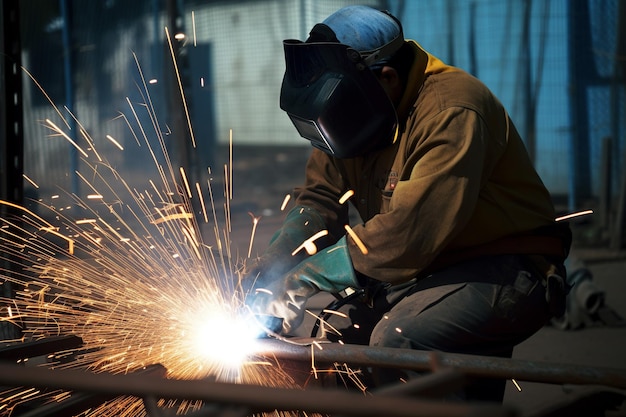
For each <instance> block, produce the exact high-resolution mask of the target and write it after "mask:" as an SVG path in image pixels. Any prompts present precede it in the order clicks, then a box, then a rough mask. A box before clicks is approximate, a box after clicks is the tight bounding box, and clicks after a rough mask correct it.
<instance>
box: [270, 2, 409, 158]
mask: <svg viewBox="0 0 626 417" xmlns="http://www.w3.org/2000/svg"><path fill="white" fill-rule="evenodd" d="M403 43H404V37H403V33H402V26H401V24H400V22H399V21H398V20H397V19H396V18H395V17H393V16H391V15H390V14H388V13H386V12H381V11H379V10H376V9H373V8H371V7H367V6H349V7H345V8H343V9H340V10H339V11H337V12H335V13H334V14H332V15H331V16H329V17H328V18H327V19H326V20H324V22H322V23H319V24H317V25H315V26H314V28H313V29H312V30H311V33H310V36H309V39H307V41H306V42H301V41H298V40H285V41H284V42H283V46H284V52H285V63H286V69H285V75H284V78H283V83H282V87H281V91H280V107H281V109H283V110H284V111H285V112H286V113H287V114H288V115H289V117H290V119H291V121H292V122H293V124H294V126H295V127H296V129H297V130H298V133H299V134H300V136H302V137H303V138H305V139H308V140H309V141H311V143H312V145H313V146H314V147H316V148H319V149H321V150H322V151H324V152H326V153H328V154H330V155H332V156H334V157H337V158H352V157H356V156H359V155H362V154H364V153H366V152H369V151H373V150H376V149H380V148H382V147H385V146H387V145H389V144H391V143H393V141H394V140H395V136H396V134H397V127H398V120H397V115H396V112H395V108H394V106H393V103H392V102H391V99H390V98H389V96H388V95H387V93H386V92H385V90H384V89H383V87H382V85H381V84H380V82H379V81H378V79H377V77H376V76H375V75H374V72H373V71H372V68H371V67H373V66H375V65H380V64H381V62H384V60H385V59H387V58H389V57H391V56H392V55H393V54H394V53H395V52H396V51H397V50H398V49H400V47H401V46H402V44H403Z"/></svg>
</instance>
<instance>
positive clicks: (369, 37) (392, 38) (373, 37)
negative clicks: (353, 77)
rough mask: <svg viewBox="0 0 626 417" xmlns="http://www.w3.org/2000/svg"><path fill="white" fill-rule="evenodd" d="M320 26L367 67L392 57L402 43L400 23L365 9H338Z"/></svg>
mask: <svg viewBox="0 0 626 417" xmlns="http://www.w3.org/2000/svg"><path fill="white" fill-rule="evenodd" d="M322 25H325V26H327V27H328V28H330V29H331V30H332V32H333V33H334V35H335V37H336V40H337V41H339V42H340V43H342V44H344V45H348V46H349V47H351V48H352V49H355V50H356V51H358V52H360V53H361V55H362V56H363V57H364V58H365V59H366V60H367V61H368V62H367V64H368V65H371V64H373V63H374V62H376V61H379V60H381V59H384V58H388V57H389V56H391V55H393V54H394V53H395V52H396V51H397V50H398V49H400V46H402V44H403V42H404V35H403V33H402V25H401V24H400V21H399V20H398V19H396V18H395V17H394V16H392V15H390V14H389V13H387V12H383V11H380V10H377V9H374V8H372V7H369V6H347V7H344V8H342V9H339V10H338V11H336V12H335V13H333V14H331V15H330V16H328V17H327V18H326V19H325V20H324V21H323V22H322ZM313 31H315V28H314V29H313ZM313 31H312V34H311V35H312V36H313ZM328 40H331V39H328Z"/></svg>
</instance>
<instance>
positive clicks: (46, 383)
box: [0, 363, 515, 417]
mask: <svg viewBox="0 0 626 417" xmlns="http://www.w3.org/2000/svg"><path fill="white" fill-rule="evenodd" d="M0 384H4V385H11V386H18V387H19V386H26V387H47V388H56V389H66V390H71V391H82V392H93V393H101V394H111V395H132V396H136V397H141V398H144V397H149V396H156V397H159V398H177V399H189V400H192V399H197V400H203V401H206V402H210V403H217V404H232V405H237V406H247V407H250V409H252V410H254V411H255V412H261V411H271V410H284V411H296V410H300V411H304V412H318V413H327V414H342V415H345V416H359V417H368V416H372V417H379V416H381V415H384V416H388V417H419V416H442V417H443V416H446V417H455V416H467V415H470V414H472V415H480V416H514V415H515V413H514V411H513V410H512V409H510V408H508V407H505V406H500V405H496V404H476V405H468V404H451V403H450V404H448V403H441V402H435V401H422V400H415V399H410V398H403V397H398V396H378V397H374V396H364V395H363V394H361V393H357V392H349V391H343V390H336V389H307V390H300V389H287V388H270V387H263V386H257V385H245V384H233V383H220V382H214V381H209V380H194V381H183V380H172V379H164V378H157V377H147V376H143V375H110V374H91V373H88V372H84V371H78V370H49V369H43V368H36V367H23V366H17V365H14V364H3V363H0Z"/></svg>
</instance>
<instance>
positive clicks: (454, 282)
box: [244, 6, 571, 401]
mask: <svg viewBox="0 0 626 417" xmlns="http://www.w3.org/2000/svg"><path fill="white" fill-rule="evenodd" d="M283 46H284V53H285V61H286V70H285V74H284V78H283V84H282V87H281V92H280V106H281V108H282V109H283V110H284V111H285V112H286V113H287V115H288V116H289V117H290V119H291V121H292V122H293V124H294V126H295V127H296V129H297V131H298V133H299V134H300V136H302V137H304V138H305V139H308V140H309V141H310V142H311V144H312V150H311V154H310V157H309V159H308V162H307V165H306V173H305V180H304V183H303V184H302V186H299V187H297V188H296V189H294V191H293V197H294V199H295V207H294V208H293V209H291V210H290V211H289V212H288V214H287V215H286V217H285V219H284V222H283V224H282V226H281V227H280V229H279V230H278V231H277V232H276V233H275V234H274V236H273V237H272V239H271V241H270V242H269V244H268V246H267V249H266V250H265V251H264V252H263V253H262V254H261V255H260V256H259V257H258V258H257V259H256V260H254V261H253V262H250V263H249V264H248V266H247V269H246V275H245V278H244V282H247V283H248V285H249V286H250V283H251V282H254V284H253V285H251V286H252V287H253V288H252V289H251V290H249V291H248V295H247V299H246V303H247V305H249V306H250V308H251V309H252V310H253V311H254V312H256V313H259V314H268V315H270V316H276V317H280V318H282V319H283V331H284V332H285V333H286V334H288V333H289V332H292V331H293V330H294V329H295V328H297V327H298V326H299V325H300V324H301V323H302V320H303V316H304V311H305V304H306V302H307V300H308V299H309V298H310V297H311V296H313V295H314V294H316V293H318V292H319V291H326V292H330V293H334V294H347V293H354V292H355V291H356V292H357V293H358V295H359V296H358V297H355V298H354V299H353V300H352V301H351V302H350V304H349V305H347V306H344V308H345V311H346V312H347V314H348V322H346V323H345V324H342V325H341V326H338V330H339V333H340V334H341V336H340V337H341V339H342V340H343V341H344V342H346V343H358V344H369V345H371V346H385V347H398V348H410V349H421V350H429V351H443V352H455V353H465V354H476V355H488V356H499V357H510V356H511V355H512V352H513V348H514V346H516V345H517V344H519V343H520V342H522V341H523V340H525V339H527V338H528V337H529V336H531V335H532V334H534V333H535V332H536V331H538V330H539V329H540V328H541V327H542V326H544V324H546V323H547V322H548V321H549V320H550V318H551V317H553V316H558V315H560V314H562V313H563V310H564V306H565V296H566V292H567V286H566V284H565V268H564V266H563V263H564V260H565V258H566V257H567V254H568V251H569V246H570V241H571V233H570V230H569V227H568V226H567V224H561V223H556V222H555V220H554V219H555V217H556V216H555V209H554V205H553V203H552V200H551V195H550V193H549V192H548V190H547V189H546V187H545V185H544V184H543V182H542V180H541V179H540V177H539V175H538V173H537V172H536V170H535V169H534V167H533V164H532V162H531V160H530V158H529V155H528V153H527V151H526V149H525V146H524V143H523V141H522V139H521V138H520V135H519V133H518V132H517V130H516V128H515V126H514V124H513V122H512V121H511V119H510V117H509V115H508V113H507V111H506V110H505V109H504V107H503V106H502V104H501V103H500V102H499V101H498V99H497V98H496V97H494V95H493V94H492V92H490V90H489V89H488V88H487V87H486V86H485V85H484V84H483V83H481V82H480V81H479V80H478V79H476V78H475V77H473V76H471V75H470V74H468V73H467V72H465V71H463V70H461V69H459V68H455V67H453V66H450V65H447V64H445V63H444V62H442V61H441V60H440V59H438V58H436V57H435V56H433V55H432V54H430V53H429V52H427V51H425V50H424V49H423V48H422V47H421V46H420V45H419V44H418V43H416V42H415V41H413V40H407V39H404V35H403V31H402V25H401V23H400V21H399V20H398V19H397V18H396V17H394V16H393V15H391V14H389V13H387V12H385V11H380V10H377V9H374V8H371V7H367V6H348V7H345V8H342V9H339V10H338V11H336V12H335V13H333V14H332V15H330V16H329V17H327V18H326V19H325V20H324V21H323V22H322V23H318V24H316V25H315V26H314V27H313V28H312V30H311V31H310V34H309V37H308V39H306V41H304V42H302V41H299V40H285V41H284V43H283ZM348 191H352V192H354V194H353V196H352V197H351V199H350V204H344V203H343V202H342V201H340V199H341V197H342V196H343V195H345V193H346V192H348ZM350 205H351V206H352V208H350ZM355 213H358V216H356V215H355ZM345 225H349V226H350V229H351V230H352V231H353V232H354V235H355V237H352V235H351V234H350V233H346V231H347V230H348V229H346V227H345ZM324 230H326V231H328V234H327V235H325V236H323V237H321V238H320V239H317V240H316V241H315V242H314V243H315V245H316V247H317V252H316V253H314V254H310V251H309V252H307V251H305V250H296V249H297V248H298V247H299V246H301V245H302V243H303V242H305V241H306V240H307V239H310V238H311V237H312V236H314V235H315V234H316V233H318V232H320V231H324ZM359 244H362V246H364V248H365V250H364V248H363V247H361V245H359ZM354 324H358V325H356V326H355V325H354ZM412 376H414V375H412V374H411V372H408V371H393V370H386V371H381V372H379V373H377V374H376V381H377V383H379V384H387V383H393V382H398V381H400V378H410V377H412ZM504 386H505V381H491V380H482V381H476V382H475V383H472V384H469V385H468V386H467V387H466V389H465V390H464V391H463V392H462V393H459V394H457V397H460V398H462V399H465V400H469V401H471V400H487V401H501V400H502V398H503V393H504Z"/></svg>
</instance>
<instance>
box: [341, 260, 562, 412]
mask: <svg viewBox="0 0 626 417" xmlns="http://www.w3.org/2000/svg"><path fill="white" fill-rule="evenodd" d="M545 291H546V290H545V286H544V285H543V277H542V276H540V274H539V273H538V272H537V271H536V268H534V267H533V265H532V264H531V263H530V262H529V260H528V259H527V257H525V256H522V255H499V256H487V257H482V258H479V259H474V260H471V261H466V262H462V263H460V264H457V265H455V266H452V267H449V268H446V269H443V270H441V271H438V272H436V273H433V274H431V275H429V276H427V277H424V278H422V279H419V280H418V279H415V280H412V281H410V282H408V283H406V284H402V285H396V286H390V285H378V286H374V287H373V288H372V289H371V291H370V292H369V294H367V295H366V296H365V298H364V299H362V300H358V301H354V302H352V303H350V304H348V305H346V306H344V307H343V308H342V309H341V311H344V312H346V313H347V314H348V316H349V319H347V320H344V321H343V323H341V324H339V323H338V324H337V325H336V326H335V327H338V328H339V331H340V332H341V339H342V340H343V341H344V342H346V343H356V344H369V345H371V346H384V347H397V348H407V349H420V350H428V351H441V352H453V353H464V354H475V355H487V356H499V357H510V356H511V355H512V352H513V347H514V346H515V345H517V344H519V343H520V342H522V341H523V340H525V339H527V338H528V337H530V336H531V335H533V334H534V333H535V332H537V331H538V330H539V329H540V328H541V327H542V326H544V325H545V324H546V323H547V322H548V321H549V319H550V313H549V308H548V303H547V302H546V296H545ZM333 325H335V324H333ZM375 375H376V378H375V379H376V382H377V384H380V385H383V384H389V383H394V382H399V381H400V378H410V377H412V376H415V375H416V374H414V373H413V374H412V373H411V372H408V371H407V372H400V371H395V370H378V371H377V372H375ZM505 382H506V381H494V380H477V381H475V382H474V383H472V384H470V385H469V386H468V387H467V388H466V389H465V390H464V392H462V393H456V394H455V395H453V396H452V397H453V398H462V399H464V400H468V401H472V400H480V401H502V398H503V395H504V385H505Z"/></svg>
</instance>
